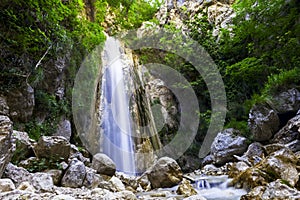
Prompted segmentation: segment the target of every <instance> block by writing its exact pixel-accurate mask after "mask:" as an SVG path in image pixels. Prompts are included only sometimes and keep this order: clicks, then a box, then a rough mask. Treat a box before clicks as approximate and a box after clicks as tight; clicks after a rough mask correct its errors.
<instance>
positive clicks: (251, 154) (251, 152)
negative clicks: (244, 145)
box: [242, 142, 265, 165]
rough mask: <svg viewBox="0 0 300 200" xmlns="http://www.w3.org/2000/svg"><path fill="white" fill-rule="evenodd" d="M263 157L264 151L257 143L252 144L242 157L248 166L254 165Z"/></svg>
mask: <svg viewBox="0 0 300 200" xmlns="http://www.w3.org/2000/svg"><path fill="white" fill-rule="evenodd" d="M264 157H265V149H264V147H263V146H262V144H260V143H259V142H254V143H252V144H250V145H249V147H248V149H247V151H246V152H245V154H244V155H243V156H242V159H246V161H247V163H248V164H250V165H256V164H257V163H259V162H260V161H261V160H262V159H263V158H264Z"/></svg>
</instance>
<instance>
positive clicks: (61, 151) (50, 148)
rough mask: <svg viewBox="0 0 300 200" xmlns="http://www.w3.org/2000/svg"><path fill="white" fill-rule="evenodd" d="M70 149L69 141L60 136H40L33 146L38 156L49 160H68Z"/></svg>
mask: <svg viewBox="0 0 300 200" xmlns="http://www.w3.org/2000/svg"><path fill="white" fill-rule="evenodd" d="M70 151H71V146H70V142H69V141H68V140H67V139H66V138H64V137H62V136H42V137H40V139H39V141H38V142H37V144H36V145H35V147H34V153H35V155H36V156H37V157H38V158H48V159H51V160H62V159H63V160H68V158H69V156H70Z"/></svg>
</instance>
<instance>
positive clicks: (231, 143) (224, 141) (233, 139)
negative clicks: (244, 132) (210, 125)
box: [211, 129, 248, 165]
mask: <svg viewBox="0 0 300 200" xmlns="http://www.w3.org/2000/svg"><path fill="white" fill-rule="evenodd" d="M238 134H239V132H238V131H237V130H234V129H226V130H224V131H222V132H220V133H218V135H217V136H216V137H215V139H214V141H213V143H212V145H211V155H212V156H213V158H214V162H215V163H216V164H218V165H223V164H225V163H226V162H229V161H232V160H234V156H233V155H240V154H243V153H244V152H245V151H246V150H247V147H248V145H247V143H246V140H247V139H246V138H244V137H241V136H237V135H238Z"/></svg>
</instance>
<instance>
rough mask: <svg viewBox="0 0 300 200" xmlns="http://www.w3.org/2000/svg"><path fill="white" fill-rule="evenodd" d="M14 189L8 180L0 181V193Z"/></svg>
mask: <svg viewBox="0 0 300 200" xmlns="http://www.w3.org/2000/svg"><path fill="white" fill-rule="evenodd" d="M14 189H16V187H15V185H14V183H13V182H12V180H10V179H9V178H3V179H0V193H1V192H8V191H12V190H14Z"/></svg>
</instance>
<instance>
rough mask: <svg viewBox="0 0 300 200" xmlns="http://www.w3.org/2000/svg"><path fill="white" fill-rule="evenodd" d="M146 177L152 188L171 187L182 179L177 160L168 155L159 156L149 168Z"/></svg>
mask: <svg viewBox="0 0 300 200" xmlns="http://www.w3.org/2000/svg"><path fill="white" fill-rule="evenodd" d="M147 175H148V179H149V181H150V182H151V185H152V187H153V188H165V187H172V186H175V185H176V184H178V183H179V182H180V181H181V180H182V172H181V169H180V167H179V165H178V164H177V162H176V161H175V160H174V159H172V158H169V157H162V158H160V159H159V160H158V161H157V162H156V163H155V164H154V165H153V166H152V167H151V169H150V171H149V173H148V174H147Z"/></svg>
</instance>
